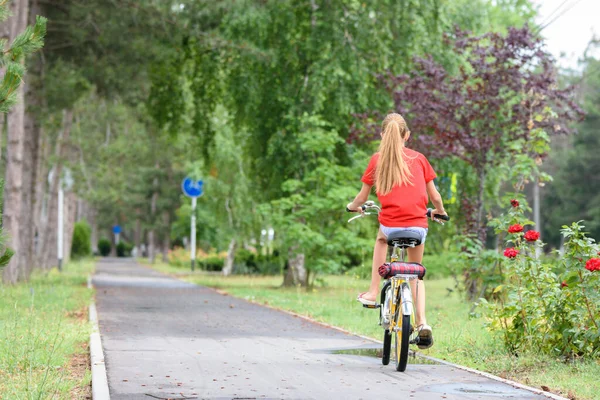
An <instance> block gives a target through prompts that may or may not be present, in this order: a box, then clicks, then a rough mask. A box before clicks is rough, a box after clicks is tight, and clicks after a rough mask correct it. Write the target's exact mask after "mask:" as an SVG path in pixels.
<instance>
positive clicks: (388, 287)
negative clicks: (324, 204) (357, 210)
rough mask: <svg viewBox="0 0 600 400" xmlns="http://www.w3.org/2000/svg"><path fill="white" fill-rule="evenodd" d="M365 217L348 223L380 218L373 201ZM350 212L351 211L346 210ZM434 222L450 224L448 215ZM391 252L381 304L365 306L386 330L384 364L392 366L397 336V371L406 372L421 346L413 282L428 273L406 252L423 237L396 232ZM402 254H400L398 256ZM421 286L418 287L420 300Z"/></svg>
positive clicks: (383, 272)
mask: <svg viewBox="0 0 600 400" xmlns="http://www.w3.org/2000/svg"><path fill="white" fill-rule="evenodd" d="M361 209H362V211H363V212H362V213H361V214H360V215H357V216H355V217H353V218H350V219H349V220H348V222H349V223H350V222H352V221H353V220H355V219H357V218H362V217H364V216H367V215H376V214H378V213H379V212H380V211H381V208H379V206H377V205H376V204H375V203H374V202H373V201H367V202H366V203H365V204H363V205H362V206H361ZM346 211H350V210H348V209H346ZM431 211H432V210H431V209H428V210H427V217H431ZM434 220H435V221H436V222H438V223H440V224H442V225H443V223H444V221H449V220H450V218H449V217H448V216H447V215H439V214H436V215H434ZM387 241H388V248H389V250H390V252H391V255H390V262H388V263H384V264H383V265H382V266H381V267H379V275H381V276H382V278H384V279H385V283H384V285H383V288H382V289H381V297H380V304H376V305H373V306H370V305H363V307H365V308H373V309H379V310H380V312H379V325H381V326H382V327H383V329H384V334H383V355H382V360H381V361H382V364H383V365H388V364H389V362H390V356H391V348H392V335H393V336H394V344H395V346H394V352H395V361H396V370H397V371H400V372H404V371H405V370H406V364H407V363H408V346H409V344H412V345H416V344H419V335H418V332H417V331H416V330H415V329H414V328H413V326H414V324H415V312H414V309H415V307H414V306H413V296H412V291H411V288H410V284H409V282H410V281H411V280H415V279H423V277H424V276H425V273H426V269H425V267H424V266H423V265H422V264H419V263H409V262H406V261H405V260H404V258H405V253H406V249H408V248H410V247H416V246H418V245H420V244H421V236H420V235H419V234H417V233H414V232H410V231H397V232H393V233H392V234H391V235H389V236H388V238H387ZM398 253H399V254H398ZM418 290H419V286H418V285H417V298H418V294H419V293H418Z"/></svg>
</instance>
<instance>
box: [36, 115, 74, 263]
mask: <svg viewBox="0 0 600 400" xmlns="http://www.w3.org/2000/svg"><path fill="white" fill-rule="evenodd" d="M72 123H73V111H72V110H64V111H63V122H62V125H63V126H62V130H61V132H60V134H59V137H58V140H57V143H56V150H55V155H56V160H57V161H56V164H55V165H54V173H53V175H52V182H51V183H50V190H49V193H48V207H47V215H48V219H47V223H46V226H45V229H44V231H45V232H44V242H43V243H44V244H43V246H42V260H41V265H42V266H43V268H45V269H48V268H50V267H51V266H53V265H54V263H55V262H56V261H57V260H58V250H57V248H56V241H57V229H58V185H59V183H60V176H61V175H62V160H63V159H64V153H65V149H66V145H65V142H66V141H67V140H68V139H69V136H70V134H71V126H72Z"/></svg>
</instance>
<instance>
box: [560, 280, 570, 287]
mask: <svg viewBox="0 0 600 400" xmlns="http://www.w3.org/2000/svg"><path fill="white" fill-rule="evenodd" d="M567 286H569V285H567V281H562V283H561V284H560V287H561V288H564V287H567Z"/></svg>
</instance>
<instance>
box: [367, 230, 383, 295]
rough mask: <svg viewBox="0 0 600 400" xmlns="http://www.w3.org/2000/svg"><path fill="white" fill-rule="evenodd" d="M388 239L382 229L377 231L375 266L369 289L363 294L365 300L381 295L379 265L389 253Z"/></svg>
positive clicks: (374, 255)
mask: <svg viewBox="0 0 600 400" xmlns="http://www.w3.org/2000/svg"><path fill="white" fill-rule="evenodd" d="M387 247H388V246H387V239H386V238H385V236H384V235H383V233H382V232H381V229H380V230H379V232H378V233H377V239H376V240H375V248H374V249H373V268H372V269H371V286H370V287H369V291H368V292H367V293H365V294H363V295H362V298H363V299H365V300H377V297H378V295H379V283H380V282H381V277H380V276H379V267H381V265H382V264H383V263H384V262H385V258H386V254H387Z"/></svg>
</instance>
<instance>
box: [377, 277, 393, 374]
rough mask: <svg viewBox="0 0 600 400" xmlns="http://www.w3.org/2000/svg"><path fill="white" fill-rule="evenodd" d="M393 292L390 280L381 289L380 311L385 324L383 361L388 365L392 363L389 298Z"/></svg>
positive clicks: (382, 321) (382, 323)
mask: <svg viewBox="0 0 600 400" xmlns="http://www.w3.org/2000/svg"><path fill="white" fill-rule="evenodd" d="M391 296H392V293H391V290H390V282H389V281H387V282H386V283H385V284H384V285H383V288H382V289H381V297H380V304H381V305H380V308H379V310H380V313H381V316H380V318H381V321H380V323H381V325H383V329H384V330H383V353H382V355H381V363H382V364H383V365H388V364H389V363H390V355H391V354H392V333H391V332H390V330H389V325H390V321H389V320H390V315H389V312H390V308H389V307H390V305H389V301H386V300H389V299H391Z"/></svg>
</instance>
